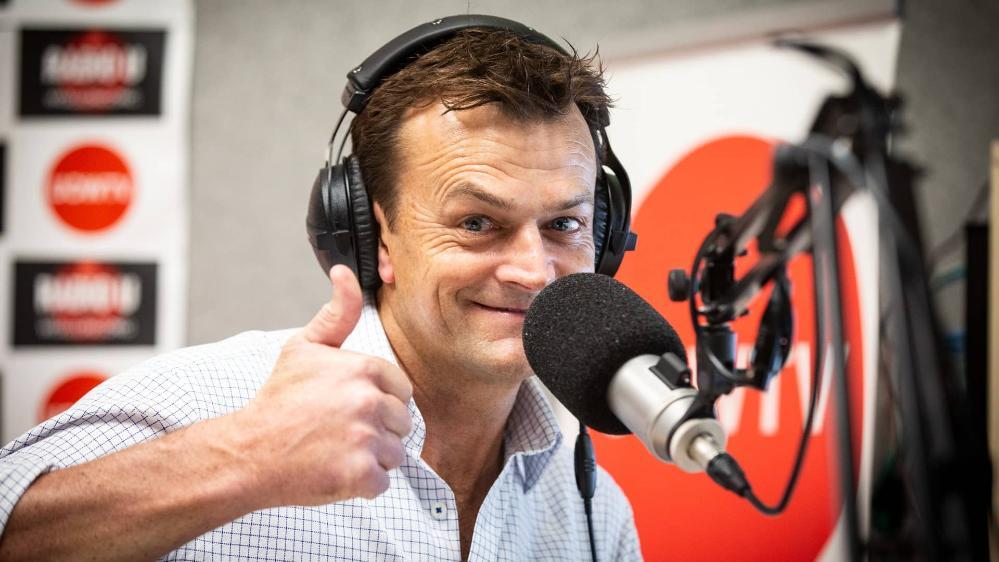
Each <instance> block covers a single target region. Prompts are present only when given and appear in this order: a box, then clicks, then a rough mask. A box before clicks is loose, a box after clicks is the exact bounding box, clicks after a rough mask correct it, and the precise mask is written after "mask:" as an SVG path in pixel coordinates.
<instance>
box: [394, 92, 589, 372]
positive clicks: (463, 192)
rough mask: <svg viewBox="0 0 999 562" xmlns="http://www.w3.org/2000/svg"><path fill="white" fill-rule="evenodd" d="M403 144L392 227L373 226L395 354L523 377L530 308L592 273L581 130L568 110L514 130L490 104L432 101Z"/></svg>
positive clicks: (413, 116) (416, 113)
mask: <svg viewBox="0 0 999 562" xmlns="http://www.w3.org/2000/svg"><path fill="white" fill-rule="evenodd" d="M399 146H400V147H401V150H400V162H399V169H398V170H399V173H398V184H397V186H396V189H398V194H399V200H398V206H397V213H396V216H395V221H394V222H393V225H392V227H391V228H386V223H385V217H384V216H381V217H379V218H380V220H381V224H382V230H381V232H382V248H381V251H380V260H379V272H380V273H381V275H382V278H383V280H384V281H385V284H384V286H383V289H382V292H381V294H380V299H381V301H382V305H383V306H382V307H381V308H382V311H383V315H384V314H387V315H389V316H390V318H389V319H388V322H394V323H395V324H396V325H397V326H398V327H399V328H400V332H401V337H402V339H403V340H404V341H401V342H400V341H393V346H395V347H397V348H398V347H399V346H406V347H408V351H409V352H410V353H412V354H415V356H416V357H419V358H420V362H421V363H423V365H425V366H433V367H435V368H439V369H441V370H451V371H454V372H457V373H462V374H467V375H469V376H472V377H475V378H477V379H484V382H511V381H516V380H520V379H523V378H524V377H526V376H529V375H530V367H529V366H528V365H527V361H526V358H525V357H524V350H523V345H522V342H521V329H522V325H523V320H524V313H525V311H526V310H527V307H528V305H530V303H531V301H532V300H533V299H534V297H535V296H536V295H537V294H538V292H540V291H541V289H543V288H544V287H545V286H546V285H548V283H550V282H552V281H553V280H555V279H556V278H558V277H561V276H563V275H567V274H569V273H574V272H579V271H593V261H594V247H593V234H592V228H593V223H592V221H593V196H594V194H593V191H594V183H595V177H596V162H595V157H594V148H593V141H592V139H591V137H590V132H589V129H588V128H587V125H586V122H585V121H584V120H583V117H582V115H581V114H580V112H579V110H578V109H577V108H576V107H575V106H573V107H572V110H571V111H570V112H568V113H567V115H566V116H564V117H561V118H559V119H556V120H552V121H547V122H540V123H520V122H516V121H513V120H511V119H509V118H508V117H505V116H503V115H502V113H501V112H500V111H498V110H497V109H496V108H495V107H494V106H491V105H486V106H481V107H478V108H475V109H470V110H465V111H451V112H445V109H444V107H443V105H440V104H434V105H431V106H429V107H427V108H424V109H420V110H412V111H411V112H410V113H409V114H408V115H407V118H406V119H405V120H404V123H403V125H402V128H401V130H400V135H399ZM378 213H379V214H380V211H378ZM397 339H399V338H397ZM400 351H405V350H400V349H396V352H397V353H399V352H400ZM403 355H404V354H403Z"/></svg>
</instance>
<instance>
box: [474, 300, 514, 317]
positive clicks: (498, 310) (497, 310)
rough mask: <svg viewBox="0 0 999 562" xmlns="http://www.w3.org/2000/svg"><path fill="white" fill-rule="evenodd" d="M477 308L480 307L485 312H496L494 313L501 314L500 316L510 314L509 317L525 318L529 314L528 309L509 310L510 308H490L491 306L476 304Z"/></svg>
mask: <svg viewBox="0 0 999 562" xmlns="http://www.w3.org/2000/svg"><path fill="white" fill-rule="evenodd" d="M475 306H477V307H479V308H481V309H483V310H486V311H488V312H494V313H499V314H508V315H511V316H519V317H523V316H524V315H525V314H527V309H526V308H508V307H502V306H489V305H486V304H482V303H480V302H476V303H475Z"/></svg>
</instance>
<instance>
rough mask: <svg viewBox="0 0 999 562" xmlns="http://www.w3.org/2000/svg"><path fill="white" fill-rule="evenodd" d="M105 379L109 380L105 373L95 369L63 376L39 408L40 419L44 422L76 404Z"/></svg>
mask: <svg viewBox="0 0 999 562" xmlns="http://www.w3.org/2000/svg"><path fill="white" fill-rule="evenodd" d="M105 380H107V377H106V376H105V375H103V374H101V373H97V372H93V371H78V372H76V373H73V374H71V375H69V376H67V377H65V378H63V379H62V380H61V381H59V382H58V383H57V384H56V385H55V386H54V387H53V388H52V390H51V391H50V392H49V394H48V396H46V397H45V400H44V401H43V402H42V405H41V408H39V410H38V421H39V422H43V421H45V420H47V419H49V418H52V417H55V416H57V415H59V414H61V413H63V412H65V411H66V410H68V409H69V408H70V406H72V405H73V404H76V402H77V400H79V399H80V398H83V395H84V394H86V393H88V392H90V390H91V389H93V388H94V387H96V386H97V385H99V384H101V383H102V382H104V381H105Z"/></svg>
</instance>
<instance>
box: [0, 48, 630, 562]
mask: <svg viewBox="0 0 999 562" xmlns="http://www.w3.org/2000/svg"><path fill="white" fill-rule="evenodd" d="M600 85H601V78H600V76H599V70H597V69H595V68H593V64H592V61H590V60H585V59H584V60H580V59H577V58H575V57H572V56H565V55H562V54H560V53H557V52H556V51H555V50H554V49H551V48H550V47H546V46H543V45H537V44H534V43H531V42H528V41H525V40H523V39H521V38H520V37H519V36H517V35H515V34H512V33H509V32H504V31H496V30H480V29H474V30H469V31H466V32H462V33H461V34H459V35H458V36H457V37H455V38H454V39H451V40H449V41H447V42H446V43H444V44H443V45H441V46H439V47H437V48H435V49H434V50H432V51H431V52H429V53H427V54H425V55H423V56H421V57H420V58H419V59H418V60H417V61H416V62H413V63H411V64H409V65H408V66H406V67H405V68H404V69H402V70H401V71H399V72H398V73H397V74H395V75H393V76H392V77H390V78H389V79H388V80H387V81H386V82H385V83H383V84H382V85H381V86H379V88H378V89H377V90H376V92H375V94H374V95H373V96H372V98H371V99H370V101H369V103H368V106H367V108H366V109H365V111H364V112H363V113H362V114H361V115H359V116H358V117H357V119H356V120H355V122H354V125H353V129H352V134H353V145H354V149H355V153H356V156H357V157H358V159H359V160H360V163H361V169H362V172H363V177H364V178H365V180H366V185H367V187H368V190H369V194H370V196H371V198H372V200H373V209H374V215H375V218H376V219H377V221H378V225H379V228H380V242H379V248H378V264H377V268H378V274H379V276H380V278H381V281H382V285H381V287H380V288H379V289H378V290H377V292H376V293H371V294H367V295H362V291H361V289H360V286H359V285H358V282H357V280H356V279H355V277H354V276H353V274H352V273H351V271H350V270H349V269H347V268H346V267H344V266H336V267H334V268H332V270H331V271H330V280H331V282H332V284H333V296H332V298H331V300H330V302H328V303H327V304H325V305H324V306H323V307H322V309H321V310H320V311H319V313H318V314H317V315H316V316H315V317H314V318H313V319H312V320H311V321H310V322H309V323H308V324H307V325H306V326H305V327H304V328H303V329H301V330H292V331H286V332H274V333H260V332H249V333H245V334H241V335H239V336H236V337H234V338H230V339H229V340H225V341H223V342H219V343H217V344H212V345H208V346H200V347H195V348H190V349H187V350H181V351H179V352H176V353H172V354H168V355H166V356H163V357H160V358H157V359H153V360H152V361H150V362H147V363H145V364H143V365H140V366H138V367H136V368H134V369H132V370H130V371H129V372H126V373H124V374H122V375H120V376H118V377H115V378H113V379H111V380H110V381H108V382H107V383H105V384H104V385H102V386H101V387H99V388H98V389H96V390H95V391H94V392H92V393H91V394H89V395H88V396H87V397H85V398H84V399H83V400H81V402H79V403H78V404H77V405H76V406H75V407H74V408H72V409H71V410H70V411H68V412H66V413H64V414H62V415H61V416H59V417H57V418H54V419H53V420H50V421H48V422H46V423H45V424H43V425H41V426H39V427H38V428H36V429H34V430H32V431H31V432H29V433H27V434H26V435H24V436H22V437H21V438H19V439H18V440H15V441H14V442H13V443H11V444H10V445H8V446H7V447H5V448H4V450H3V452H2V458H0V525H2V526H3V535H2V537H0V558H2V559H21V558H31V559H33V560H40V559H46V558H60V559H66V558H72V559H90V558H92V559H102V560H135V559H149V558H156V557H161V556H162V557H165V558H167V559H209V558H210V559H214V558H231V559H249V558H253V559H302V558H320V557H323V558H336V559H390V560H396V559H419V560H424V559H427V560H429V559H433V560H437V559H459V558H460V559H468V560H498V559H503V560H528V559H530V560H536V559H588V558H589V556H590V554H589V548H590V546H589V542H588V539H587V530H586V518H585V516H584V513H583V506H582V501H581V500H580V498H579V496H578V494H577V492H576V488H575V482H574V476H573V470H572V459H571V453H569V452H568V451H567V448H566V447H560V439H561V436H560V434H559V432H558V426H557V424H556V423H555V420H554V417H553V415H552V412H551V410H550V408H549V406H548V404H547V403H546V401H545V399H544V397H543V395H542V394H541V393H540V391H539V388H538V384H537V382H536V381H535V380H533V379H532V378H530V377H531V374H532V373H531V370H530V367H529V366H528V364H527V362H526V359H525V357H524V351H523V349H522V344H521V336H520V333H521V326H522V322H523V317H524V312H525V310H526V309H527V307H528V305H529V304H530V302H531V300H532V299H533V298H534V296H535V295H537V293H538V292H539V291H541V289H543V288H544V287H545V286H546V285H547V284H548V283H550V282H551V281H553V280H554V279H556V278H557V277H559V276H562V275H566V274H569V273H572V272H578V271H592V269H593V264H594V240H593V234H592V231H591V228H592V226H591V225H592V220H593V213H594V184H595V181H596V174H597V166H598V165H597V161H596V156H595V155H596V150H595V147H594V141H593V130H594V127H595V124H594V122H593V121H592V120H593V119H595V117H594V116H595V115H596V114H597V112H598V111H599V110H600V109H603V108H606V105H607V103H608V100H607V98H606V96H604V94H603V91H602V89H601V88H600ZM588 119H589V120H588ZM56 469H59V470H56ZM305 506H312V507H305ZM593 523H594V527H595V535H596V546H597V549H598V559H600V560H617V559H635V558H638V557H639V552H638V543H637V537H636V533H635V529H634V523H633V521H632V516H631V510H630V507H629V506H628V504H627V501H626V500H625V499H624V497H623V495H622V494H621V492H620V490H619V489H618V488H617V487H616V485H615V484H614V483H613V481H612V480H611V479H610V478H609V477H607V475H606V474H604V473H602V472H601V473H600V478H599V483H598V487H597V495H596V497H595V498H594V519H593Z"/></svg>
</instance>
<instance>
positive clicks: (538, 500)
mask: <svg viewBox="0 0 999 562" xmlns="http://www.w3.org/2000/svg"><path fill="white" fill-rule="evenodd" d="M292 333H294V330H286V331H283V332H246V333H243V334H239V335H237V336H234V337H232V338H229V339H227V340H224V341H222V342H218V343H215V344H210V345H203V346H198V347H192V348H187V349H183V350H180V351H177V352H174V353H170V354H166V355H162V356H160V357H157V358H155V359H152V360H150V361H147V362H145V363H142V364H140V365H138V366H136V367H134V368H132V369H129V370H128V371H126V372H125V373H122V374H121V375H119V376H117V377H113V378H112V379H110V380H108V381H107V382H105V383H104V384H102V385H101V386H99V387H98V388H96V389H94V390H93V391H91V392H90V393H89V394H88V395H87V396H85V397H84V398H83V399H82V400H80V401H79V402H78V403H77V404H76V405H75V406H73V407H72V408H71V409H69V410H68V411H66V412H64V413H62V414H60V415H59V416H56V417H55V418H52V419H50V420H48V421H46V422H45V423H43V424H41V425H39V426H38V427H36V428H34V429H32V430H31V431H29V432H27V433H25V434H24V435H22V436H21V437H18V438H17V439H15V440H14V441H13V442H11V443H9V444H8V445H7V446H5V447H4V448H3V449H0V532H2V530H3V528H4V526H6V523H7V520H8V518H9V516H10V512H11V510H13V508H14V505H15V504H16V503H17V501H18V500H19V499H20V498H21V495H22V494H24V492H25V490H26V489H27V487H28V486H29V485H30V484H31V483H32V482H33V481H34V480H35V479H36V478H37V477H38V476H39V475H41V474H44V473H46V472H48V471H51V470H57V469H59V468H65V467H68V466H72V465H75V464H80V463H83V462H87V461H90V460H93V459H95V458H97V457H100V456H102V455H106V454H109V453H112V452H114V451H118V450H121V449H124V448H126V447H128V446H130V445H135V444H137V443H142V442H144V441H149V440H151V439H155V438H156V437H159V436H162V435H164V434H165V433H168V432H170V431H174V430H177V429H180V428H182V427H184V426H187V425H190V424H192V423H195V422H198V421H201V420H205V419H208V418H213V417H216V416H221V415H223V414H227V413H229V412H232V411H234V410H236V409H238V408H241V407H242V406H243V405H245V404H246V403H247V402H249V400H250V399H251V398H253V397H254V395H256V393H257V390H258V389H259V388H260V386H261V385H262V384H263V383H264V381H265V380H266V379H267V377H268V376H269V374H270V372H271V369H272V367H273V366H274V363H275V361H276V360H277V357H278V353H279V352H280V350H281V347H282V346H283V345H284V342H285V340H287V338H288V337H289V336H290V335H291V334H292ZM343 348H345V349H350V350H352V351H357V352H361V353H367V354H370V355H376V356H379V357H382V358H384V359H386V360H389V361H391V362H393V363H396V359H395V355H394V354H393V352H392V348H391V347H390V345H389V342H388V339H387V338H386V336H385V332H384V330H383V329H382V324H381V321H380V319H379V317H378V312H377V310H376V308H375V307H374V305H373V303H372V302H371V300H370V299H367V300H366V302H365V305H364V309H363V312H362V315H361V321H360V323H359V324H358V326H357V328H356V329H355V330H354V332H353V333H352V334H351V335H350V337H349V338H348V339H347V341H346V342H345V343H344V345H343ZM537 385H538V383H537V382H536V381H535V380H534V379H531V380H528V381H527V382H525V383H524V384H523V385H522V387H521V389H520V392H519V394H518V396H517V400H516V403H515V404H514V407H513V411H512V412H511V414H510V419H509V420H508V422H507V427H506V430H505V450H506V457H507V458H506V461H505V463H504V466H503V470H502V472H501V473H500V475H499V477H498V478H497V479H496V481H495V482H494V483H493V486H492V488H490V490H489V493H488V495H487V496H486V498H485V500H484V501H483V502H482V506H481V507H480V508H479V514H478V518H477V520H476V522H475V530H474V534H473V538H472V545H471V551H470V553H469V558H468V559H469V560H475V561H480V560H482V561H485V560H510V561H514V560H518V561H519V560H589V559H590V553H589V542H588V538H587V531H586V517H585V515H584V512H583V505H582V500H581V499H580V498H579V493H578V492H577V490H576V484H575V477H574V473H573V463H572V454H571V451H569V449H570V448H569V447H562V446H561V441H562V436H561V433H560V432H559V428H558V425H557V423H556V421H555V418H554V416H553V414H552V411H551V408H550V406H549V404H548V403H547V401H546V399H545V397H544V395H543V394H542V392H541V391H540V389H539V388H538V386H537ZM409 410H410V413H411V415H412V418H413V430H412V432H411V433H410V434H409V435H408V436H406V438H405V439H404V440H403V444H404V445H405V449H406V459H405V461H404V462H403V464H402V466H401V467H400V468H399V469H397V470H393V471H391V472H390V476H391V485H390V488H389V489H388V491H386V492H385V493H384V494H382V495H381V496H378V497H377V498H375V499H374V500H365V499H356V500H350V501H344V502H338V503H334V504H328V505H323V506H318V507H300V506H287V507H279V508H274V509H265V510H262V511H256V512H253V513H250V514H247V515H244V516H243V517H240V518H239V519H236V520H235V521H232V522H230V523H228V524H226V525H223V526H221V527H219V528H217V529H215V530H213V531H210V532H208V533H205V534H204V535H201V536H200V537H198V538H196V539H194V540H193V541H191V542H189V543H187V544H186V545H184V546H182V547H180V548H178V549H177V550H174V551H173V552H170V553H169V554H167V555H166V556H165V557H164V559H165V560H312V559H335V560H393V561H394V560H459V559H460V558H461V546H460V542H459V536H458V512H457V504H456V503H455V498H454V494H453V493H452V492H451V489H450V487H448V485H447V483H446V482H444V480H442V479H441V478H440V477H439V476H438V475H437V474H436V473H434V471H433V469H432V468H430V466H429V465H427V464H426V463H425V462H423V460H422V459H421V458H420V453H421V451H422V449H423V441H424V438H425V436H426V425H425V424H424V422H423V416H422V415H421V414H420V412H419V410H417V408H416V405H415V403H414V402H413V401H410V403H409ZM288 477H289V478H294V477H295V475H294V474H289V475H288ZM154 493H155V490H150V494H154ZM593 525H594V532H595V534H596V542H597V551H598V559H599V560H600V561H612V560H639V559H640V558H641V554H640V552H639V547H638V537H637V535H636V532H635V525H634V522H633V520H632V513H631V506H630V505H629V504H628V501H627V500H626V499H625V497H624V495H623V494H622V493H621V490H620V489H619V488H618V487H617V484H615V482H614V481H613V480H612V479H611V478H610V476H608V475H607V474H606V473H605V472H603V471H602V470H601V471H600V472H599V475H598V484H597V494H596V497H595V498H594V501H593Z"/></svg>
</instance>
